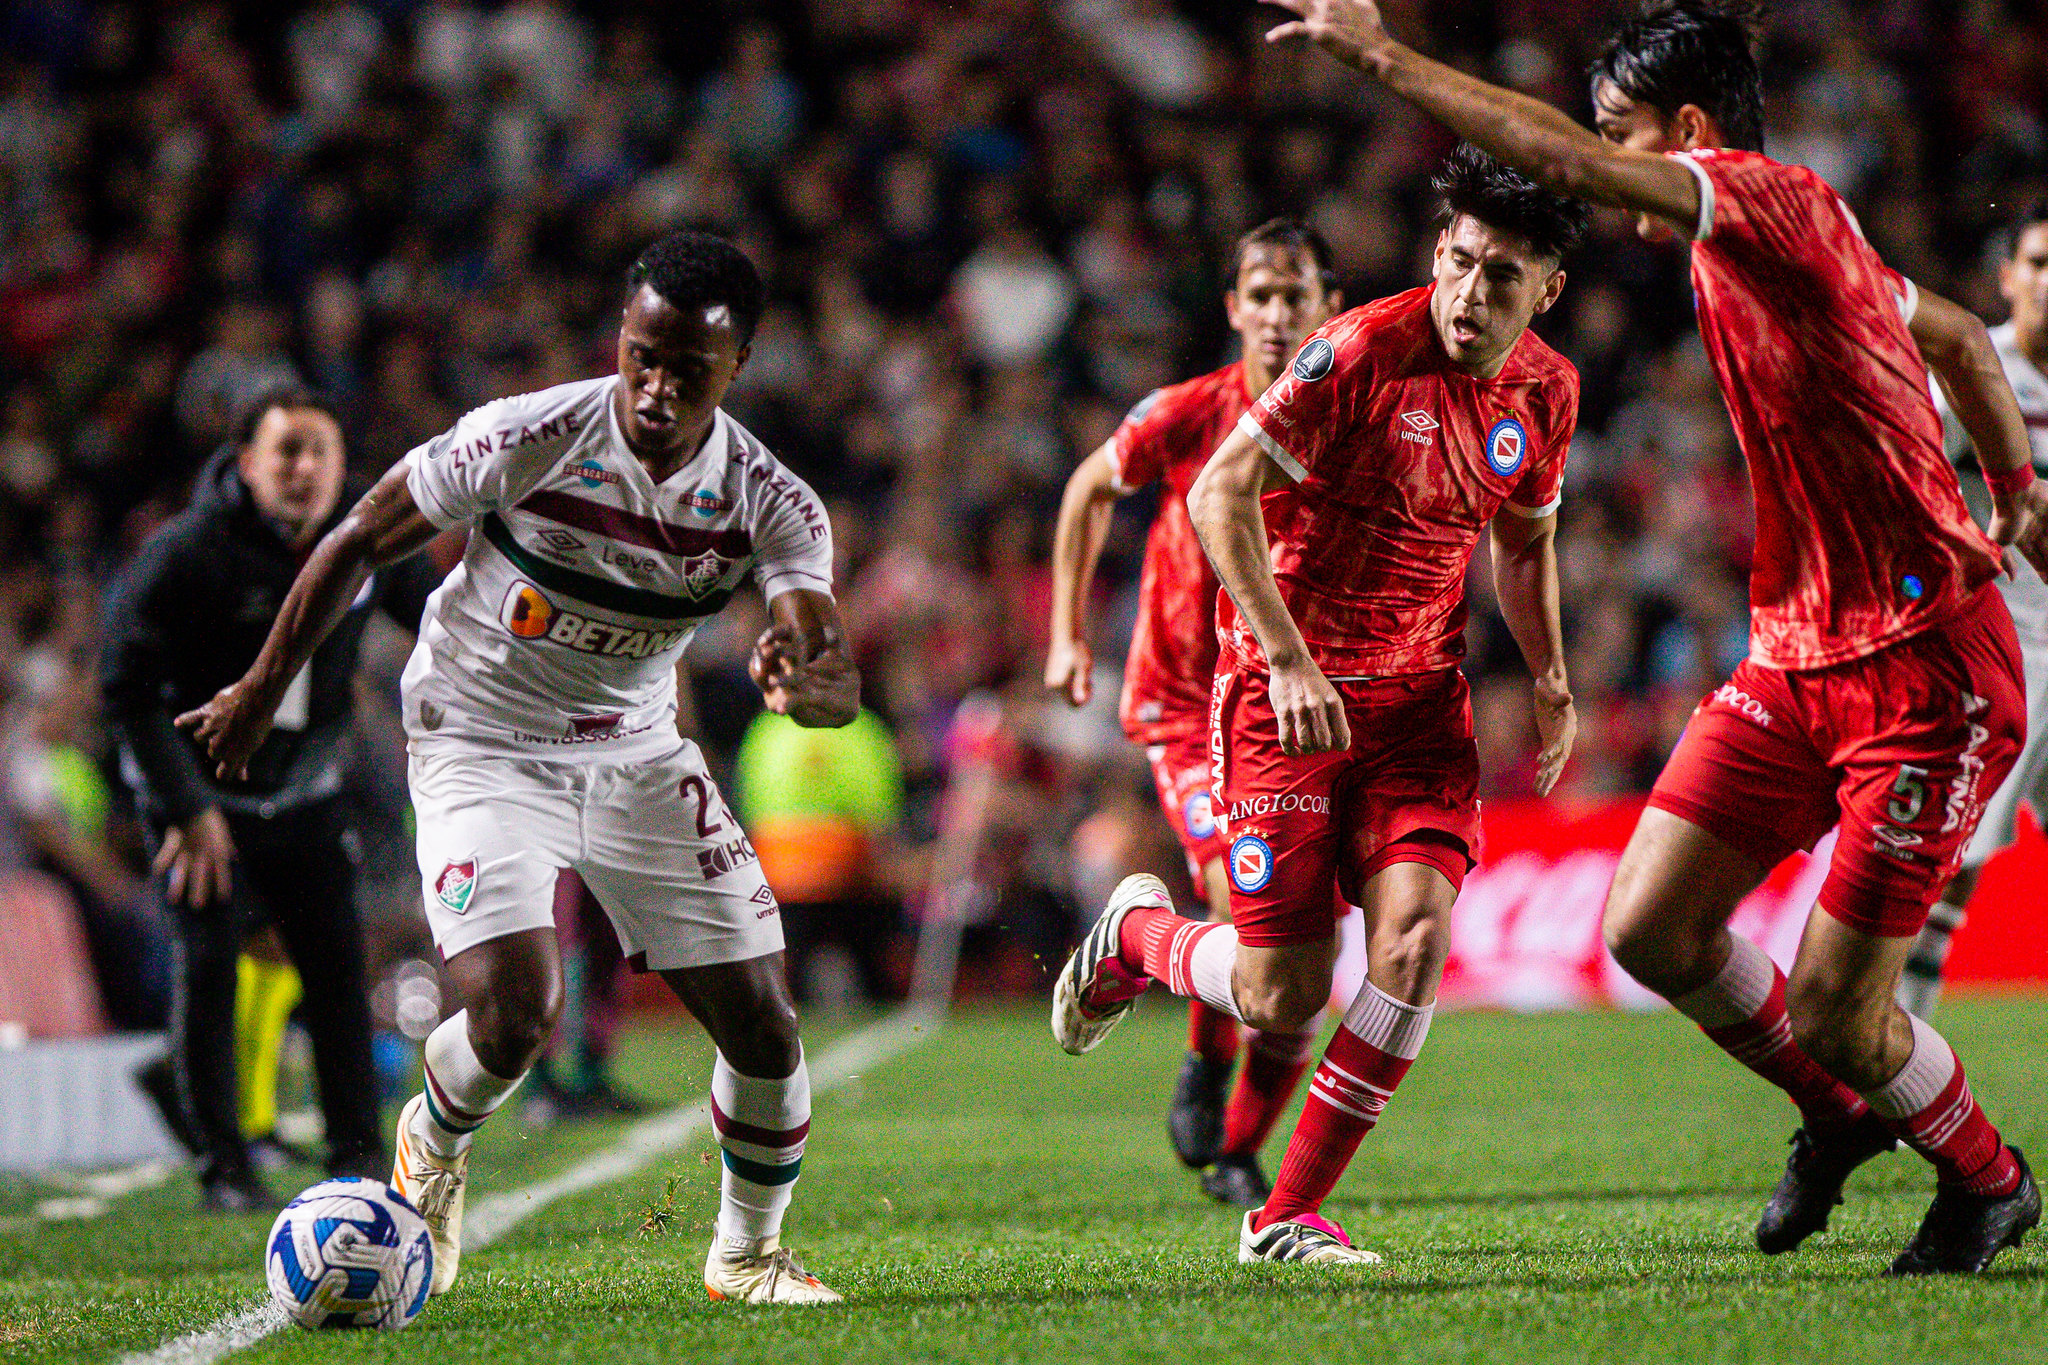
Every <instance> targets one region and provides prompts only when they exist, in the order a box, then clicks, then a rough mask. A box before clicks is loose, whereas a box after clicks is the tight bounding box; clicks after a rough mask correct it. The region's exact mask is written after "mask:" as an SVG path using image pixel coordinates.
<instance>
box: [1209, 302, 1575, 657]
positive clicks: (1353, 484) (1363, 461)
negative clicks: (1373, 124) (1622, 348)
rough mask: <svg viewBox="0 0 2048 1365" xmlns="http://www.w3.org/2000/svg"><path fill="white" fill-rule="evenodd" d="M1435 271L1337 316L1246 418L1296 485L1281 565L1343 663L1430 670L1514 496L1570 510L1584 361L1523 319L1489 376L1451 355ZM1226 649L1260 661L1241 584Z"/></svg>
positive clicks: (1461, 646) (1312, 639)
mask: <svg viewBox="0 0 2048 1365" xmlns="http://www.w3.org/2000/svg"><path fill="white" fill-rule="evenodd" d="M1432 291H1433V286H1427V285H1425V286H1424V287H1422V288H1420V289H1411V290H1409V291H1408V292H1407V293H1405V294H1396V295H1394V296H1393V297H1392V298H1386V299H1380V300H1378V301H1377V302H1374V303H1369V304H1367V305H1365V306H1364V307H1363V308H1354V309H1352V310H1351V311H1350V312H1348V313H1344V314H1341V315H1339V316H1338V317H1337V318H1335V319H1333V320H1332V321H1331V322H1329V323H1328V324H1327V325H1325V326H1324V327H1323V329H1322V330H1321V331H1319V332H1317V333H1316V334H1315V335H1314V336H1312V337H1310V338H1309V340H1308V343H1307V344H1306V345H1304V346H1303V347H1302V348H1301V351H1300V353H1299V354H1297V355H1296V356H1295V358H1294V364H1293V365H1292V366H1291V367H1290V368H1289V370H1288V372H1287V373H1286V374H1285V375H1283V376H1282V377H1281V378H1280V380H1279V381H1278V382H1277V383H1275V384H1274V385H1273V387H1272V388H1270V389H1268V390H1266V392H1265V394H1264V396H1263V397H1261V398H1260V399H1259V400H1258V401H1257V402H1256V403H1254V404H1252V406H1251V409H1250V411H1248V412H1246V413H1245V415H1244V419H1243V421H1242V422H1240V423H1239V429H1240V430H1242V431H1244V432H1245V433H1246V434H1247V435H1249V436H1251V437H1252V438H1253V439H1254V440H1256V441H1257V442H1258V443H1259V445H1260V446H1261V447H1262V448H1263V449H1264V450H1265V452H1266V453H1267V454H1268V455H1270V456H1271V457H1272V458H1273V461H1274V463H1276V464H1278V465H1279V466H1280V467H1281V468H1282V469H1284V470H1285V471H1287V473H1288V475H1289V476H1290V477H1292V478H1293V479H1294V481H1295V487H1293V488H1282V489H1278V490H1275V491H1274V492H1271V493H1268V494H1267V495H1266V497H1265V499H1264V510H1265V514H1266V528H1267V538H1268V540H1269V542H1270V544H1271V547H1272V556H1273V561H1272V562H1273V574H1274V577H1275V578H1277V579H1278V580H1279V583H1280V595H1281V597H1282V598H1283V599H1284V600H1285V601H1286V603H1287V610H1288V612H1289V613H1290V614H1291V615H1292V616H1293V617H1294V623H1295V625H1297V626H1299V627H1300V628H1301V633H1302V636H1303V638H1304V639H1306V640H1307V642H1308V646H1309V652H1310V654H1311V655H1312V656H1313V657H1314V658H1315V661H1316V664H1317V665H1318V666H1319V667H1320V668H1321V669H1322V670H1323V672H1324V673H1325V674H1326V675H1327V676H1329V677H1333V678H1336V677H1379V676H1384V675H1387V674H1395V673H1427V672H1434V671H1435V670H1437V669H1441V668H1448V667H1450V666H1451V665H1453V664H1455V663H1456V662H1457V661H1458V659H1459V658H1460V657H1461V656H1462V655H1463V654H1464V651H1465V640H1464V636H1465V566H1466V565H1467V564H1468V563H1469V562H1470V561H1471V558H1472V547H1473V546H1474V545H1476V544H1477V543H1478V541H1479V533H1480V532H1481V531H1483V530H1485V529H1486V524H1487V522H1489V521H1491V520H1492V519H1493V517H1494V514H1495V513H1497V512H1499V511H1500V510H1501V509H1502V508H1503V507H1505V508H1508V509H1510V510H1512V511H1516V512H1520V513H1521V514H1522V515H1524V516H1530V517H1539V516H1545V515H1548V514H1549V513H1551V512H1553V511H1555V510H1556V509H1557V504H1558V498H1559V495H1560V492H1561V490H1562V488H1563V486H1564V461H1565V453H1566V451H1567V449H1568V448H1569V447H1570V445H1571V439H1572V428H1573V426H1574V425H1575V424H1576V423H1577V421H1578V415H1579V375H1578V371H1577V370H1574V369H1573V368H1572V366H1571V362H1569V361H1567V360H1566V359H1565V358H1564V357H1563V356H1561V355H1559V354H1558V353H1557V352H1556V351H1553V350H1551V349H1550V347H1548V346H1546V345H1544V343H1543V341H1542V339H1541V338H1539V337H1537V336H1536V335H1535V333H1533V332H1525V333H1523V335H1522V339H1521V340H1520V341H1517V342H1516V343H1515V348H1514V350H1512V351H1510V352H1509V353H1508V360H1507V364H1506V365H1505V366H1503V367H1502V369H1501V372H1500V373H1499V374H1498V375H1496V376H1495V377H1494V378H1492V379H1477V378H1474V377H1473V376H1471V375H1469V374H1466V373H1465V372H1464V371H1462V370H1459V369H1458V368H1456V367H1455V366H1453V365H1452V364H1451V359H1450V357H1449V356H1448V355H1446V354H1445V353H1444V348H1443V344H1442V342H1441V341H1440V340H1439V339H1438V338H1437V334H1436V328H1435V326H1434V325H1433V324H1432V323H1431V321H1430V316H1429V299H1430V294H1431V293H1432ZM1218 613H1219V616H1218V629H1219V631H1220V632H1221V633H1222V636H1223V649H1224V652H1225V654H1226V655H1227V656H1230V657H1231V659H1232V661H1234V662H1237V663H1241V664H1244V665H1248V666H1252V667H1258V668H1263V667H1264V666H1265V663H1264V657H1263V655H1262V653H1261V651H1260V649H1259V644H1258V640H1257V639H1256V638H1255V637H1254V636H1253V635H1252V632H1251V629H1250V627H1248V626H1246V625H1245V624H1244V621H1243V619H1242V618H1241V617H1240V616H1239V615H1238V612H1237V607H1236V604H1235V603H1233V602H1231V601H1230V599H1229V596H1228V595H1227V594H1226V595H1225V596H1224V598H1223V601H1222V603H1221V605H1220V606H1219V607H1218Z"/></svg>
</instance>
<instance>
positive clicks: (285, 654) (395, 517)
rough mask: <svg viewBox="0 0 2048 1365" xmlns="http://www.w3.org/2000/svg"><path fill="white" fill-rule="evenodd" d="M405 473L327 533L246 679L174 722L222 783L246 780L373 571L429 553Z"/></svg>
mask: <svg viewBox="0 0 2048 1365" xmlns="http://www.w3.org/2000/svg"><path fill="white" fill-rule="evenodd" d="M409 472H410V470H409V467H408V466H407V465H405V464H403V463H401V464H398V465H395V466H393V467H392V469H391V471H390V472H389V473H387V474H386V475H385V476H384V477H383V479H382V480H381V481H379V482H378V484H377V486H376V487H375V488H372V489H371V490H370V491H369V492H368V493H365V494H364V495H363V497H362V500H361V501H360V502H358V503H357V504H356V505H355V506H354V507H353V508H351V509H350V510H349V514H348V515H347V516H346V517H344V518H342V521H341V524H340V525H339V526H336V527H335V528H334V529H333V530H332V531H329V532H328V533H327V535H326V536H325V537H323V538H322V539H321V541H320V543H319V544H318V545H317V546H315V547H314V549H313V553H312V554H311V555H310V556H308V557H307V559H306V565H305V567H304V568H302V569H300V570H299V576H298V577H297V578H296V579H294V580H293V581H292V590H291V591H290V592H289V593H287V594H286V595H285V599H284V606H283V607H282V608H281V609H280V610H279V611H278V613H277V620H276V621H274V622H273V623H272V624H271V627H270V636H269V638H268V639H266V640H265V641H264V642H263V649H262V652H261V653H259V654H258V655H257V656H256V661H255V662H254V663H252V664H250V665H249V671H248V672H246V673H244V674H243V675H242V676H241V677H240V678H239V679H237V680H236V681H235V682H232V683H230V684H228V685H227V686H226V687H223V688H222V689H221V690H220V691H219V692H217V693H215V694H214V696H213V699H212V700H211V701H209V702H207V703H206V705H204V706H202V707H200V708H198V709H197V710H194V711H187V712H186V713H185V714H184V715H182V716H179V717H178V721H177V723H178V724H179V725H180V726H184V727H190V728H192V730H193V733H194V734H195V735H197V736H198V737H199V739H201V740H202V741H204V742H205V744H206V752H207V753H208V754H209V755H211V756H212V758H213V759H214V760H215V762H216V763H217V764H218V765H219V767H218V770H217V775H218V776H219V777H221V778H223V779H228V778H240V777H243V776H245V775H246V773H247V769H248V765H249V759H250V757H251V756H252V755H253V754H255V752H256V750H257V749H258V748H259V747H260V746H261V745H262V743H263V740H264V737H265V736H266V735H268V734H269V733H270V722H271V717H272V716H274V715H275V714H276V713H277V707H278V703H279V702H280V701H282V700H283V699H284V694H285V689H286V688H288V687H290V686H291V681H292V679H293V678H295V677H297V676H298V673H299V670H300V669H302V668H304V667H305V666H306V661H307V660H309V659H311V658H312V657H313V651H314V650H316V649H318V648H319V647H320V642H321V641H323V640H325V639H326V638H327V636H328V633H329V632H330V631H332V630H333V629H334V627H335V626H336V624H338V623H339V622H340V620H341V618H342V616H343V615H344V614H345V613H346V612H347V611H348V607H349V603H351V602H353V601H354V600H355V596H356V594H357V593H358V592H360V591H361V590H362V586H363V582H364V580H365V579H367V578H368V577H369V576H370V573H371V571H372V570H374V569H378V568H381V567H382V566H384V565H386V564H392V563H395V562H397V561H398V560H401V559H403V558H405V557H406V556H407V555H410V554H416V553H417V552H419V551H420V550H423V549H425V548H426V546H427V543H428V542H429V541H431V540H432V539H433V538H434V537H435V536H436V535H438V534H439V530H438V528H437V527H435V525H434V524H433V523H432V522H431V521H428V520H427V518H426V515H425V514H424V513H423V512H421V511H420V509H419V508H418V506H417V505H415V504H414V502H413V500H412V491H411V490H410V489H408V488H407V487H406V476H407V474H408V473H409Z"/></svg>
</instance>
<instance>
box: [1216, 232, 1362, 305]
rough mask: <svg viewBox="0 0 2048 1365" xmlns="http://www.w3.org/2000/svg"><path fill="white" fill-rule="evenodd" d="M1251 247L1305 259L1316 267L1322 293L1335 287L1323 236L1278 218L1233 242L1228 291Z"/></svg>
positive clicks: (1334, 261)
mask: <svg viewBox="0 0 2048 1365" xmlns="http://www.w3.org/2000/svg"><path fill="white" fill-rule="evenodd" d="M1255 246H1272V247H1279V248H1281V249H1283V250H1286V251H1291V252H1294V253H1295V254H1296V255H1300V256H1306V257H1307V258H1308V259H1309V262H1310V263H1311V264H1312V265H1314V266H1315V268H1316V278H1317V279H1319V280H1320V281H1322V285H1323V292H1324V293H1325V294H1327V293H1329V292H1330V291H1331V290H1333V289H1335V288H1336V287H1337V258H1336V256H1335V255H1333V254H1332V253H1331V251H1330V244H1329V242H1328V241H1327V240H1325V239H1324V237H1323V234H1322V233H1320V232H1318V231H1317V230H1316V229H1315V228H1313V227H1311V226H1309V225H1308V224H1307V223H1304V222H1302V221H1301V220H1300V219H1299V218H1286V217H1281V218H1268V219H1267V220H1266V221H1265V222H1263V223H1261V224H1259V225H1258V226H1257V227H1255V228H1253V229H1252V230H1251V231H1250V232H1247V233H1246V234H1245V235H1244V236H1242V237H1240V238H1238V239H1237V245H1236V246H1235V247H1234V248H1233V249H1232V250H1231V253H1230V283H1231V288H1233V289H1235V288H1236V287H1237V277H1238V275H1239V274H1241V273H1242V272H1243V270H1244V258H1245V256H1246V254H1247V253H1248V252H1250V251H1251V249H1252V248H1253V247H1255Z"/></svg>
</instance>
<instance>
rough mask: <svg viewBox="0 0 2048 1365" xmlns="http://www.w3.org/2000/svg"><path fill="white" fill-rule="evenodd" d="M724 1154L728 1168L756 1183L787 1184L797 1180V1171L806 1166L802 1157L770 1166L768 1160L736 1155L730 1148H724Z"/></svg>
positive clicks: (743, 1178)
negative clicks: (756, 1159) (783, 1163)
mask: <svg viewBox="0 0 2048 1365" xmlns="http://www.w3.org/2000/svg"><path fill="white" fill-rule="evenodd" d="M723 1154H724V1156H725V1168H726V1169H727V1170H729V1171H731V1172H732V1173H733V1174H734V1175H736V1176H738V1177H739V1178H740V1179H742V1180H751V1181H753V1182H754V1183H755V1184H756V1185H787V1184H788V1183H789V1182H790V1181H792V1180H795V1179H796V1177H797V1173H798V1172H799V1171H801V1170H803V1168H804V1159H803V1158H802V1157H798V1158H797V1159H796V1160H795V1161H792V1162H789V1163H787V1164H785V1165H780V1166H770V1165H768V1164H767V1163H766V1162H761V1161H753V1160H750V1159H748V1158H747V1157H743V1156H736V1155H734V1154H733V1152H732V1151H731V1149H729V1148H727V1149H723Z"/></svg>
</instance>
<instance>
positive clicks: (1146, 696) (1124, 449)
mask: <svg viewBox="0 0 2048 1365" xmlns="http://www.w3.org/2000/svg"><path fill="white" fill-rule="evenodd" d="M1250 402H1251V400H1250V399H1249V398H1247V397H1246V396H1245V391H1244V367H1243V366H1242V365H1225V366H1224V367H1223V368H1222V369H1220V370H1217V371H1215V372H1214V373H1211V374H1205V375H1203V376H1201V377H1200V378H1198V379H1190V380H1188V381H1187V382H1186V383H1183V384H1175V385H1173V386H1172V387H1170V388H1164V389H1156V390H1154V391H1153V392H1152V393H1151V394H1150V395H1148V396H1147V397H1146V398H1145V399H1144V400H1143V401H1142V402H1140V403H1139V404H1138V405H1137V406H1136V407H1134V408H1132V409H1131V413H1130V416H1128V417H1126V418H1124V420H1123V425H1122V426H1120V427H1118V428H1117V429H1116V435H1115V436H1113V437H1111V438H1110V443H1109V460H1110V465H1111V467H1112V469H1113V470H1114V471H1115V474H1116V481H1117V485H1118V487H1120V488H1122V489H1124V490H1125V491H1127V492H1128V491H1131V490H1133V489H1138V488H1143V487H1144V486H1145V485H1146V484H1148V483H1151V482H1153V481H1154V480H1158V481H1160V482H1163V483H1164V484H1165V487H1164V488H1163V489H1161V490H1160V496H1159V514H1158V516H1156V517H1154V518H1153V520H1152V531H1151V534H1150V535H1148V536H1147V537H1146V538H1145V567H1144V571H1143V574H1142V576H1141V577H1140V579H1139V582H1138V624H1137V627H1136V628H1135V629H1134V630H1133V631H1132V632H1131V653H1130V657H1129V658H1128V659H1127V660H1126V661H1125V663H1124V695H1123V703H1122V706H1121V707H1120V709H1119V711H1118V717H1119V719H1121V720H1122V721H1123V727H1124V733H1125V734H1127V735H1129V736H1130V737H1131V738H1132V739H1133V740H1135V741H1136V742H1138V743H1140V744H1152V743H1162V742H1164V741H1165V740H1166V739H1167V738H1168V737H1169V736H1170V735H1171V734H1175V733H1178V732H1180V731H1181V730H1184V729H1185V728H1186V727H1187V726H1189V725H1191V724H1192V725H1194V726H1195V727H1197V728H1198V729H1203V730H1206V729H1207V728H1208V724H1209V685H1210V683H1211V682H1212V681H1213V680H1214V678H1215V676H1216V594H1217V590H1218V587H1219V585H1218V583H1217V581H1216V570H1215V569H1214V568H1212V567H1211V566H1210V564H1209V556H1208V555H1206V554H1204V553H1203V552H1202V544H1201V542H1200V541H1198V540H1197V539H1195V526H1194V523H1193V522H1191V521H1189V520H1188V485H1190V484H1192V483H1193V482H1194V481H1195V476H1196V475H1197V474H1200V473H1201V472H1202V466H1203V465H1205V464H1207V463H1208V462H1209V457H1210V456H1211V455H1213V454H1215V452H1216V447H1217V446H1219V445H1221V444H1223V438H1224V437H1225V436H1227V435H1229V434H1230V428H1231V427H1232V426H1233V425H1235V424H1236V422H1237V419H1238V418H1239V417H1240V416H1242V415H1243V413H1244V410H1245V408H1246V407H1247V406H1249V404H1250Z"/></svg>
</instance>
